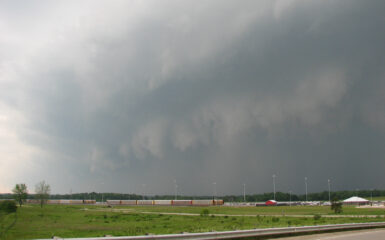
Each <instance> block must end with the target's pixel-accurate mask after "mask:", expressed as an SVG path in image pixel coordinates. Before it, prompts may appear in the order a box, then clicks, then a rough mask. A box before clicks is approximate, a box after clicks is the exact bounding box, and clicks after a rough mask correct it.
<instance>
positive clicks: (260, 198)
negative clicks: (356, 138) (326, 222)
mask: <svg viewBox="0 0 385 240" xmlns="http://www.w3.org/2000/svg"><path fill="white" fill-rule="evenodd" d="M352 196H359V197H363V198H368V200H370V197H371V196H373V197H380V196H385V190H377V189H376V190H373V191H371V190H359V191H336V192H330V198H331V199H333V198H337V199H340V200H342V199H346V198H349V197H352ZM34 197H35V195H34V194H28V198H29V199H33V198H34ZM12 198H13V195H12V194H11V193H6V194H0V199H12ZM216 198H218V199H223V200H224V201H225V202H243V196H242V195H226V196H217V197H216ZM273 198H274V194H273V193H263V194H253V195H246V201H247V202H264V201H267V200H270V199H273ZM49 199H93V200H96V201H98V202H100V201H102V200H103V201H105V200H107V199H111V200H129V199H131V200H141V199H146V200H151V199H159V200H162V199H164V200H173V199H175V196H174V195H152V196H144V197H143V196H142V195H136V194H127V193H97V192H90V193H73V194H52V195H50V197H49ZM177 199H191V200H194V199H197V200H198V199H213V196H178V197H177ZM275 199H276V200H277V201H290V194H289V193H283V192H276V193H275ZM305 199H306V196H305V195H298V194H291V201H305ZM307 199H308V201H328V200H329V193H328V191H323V192H318V193H309V194H308V195H307Z"/></svg>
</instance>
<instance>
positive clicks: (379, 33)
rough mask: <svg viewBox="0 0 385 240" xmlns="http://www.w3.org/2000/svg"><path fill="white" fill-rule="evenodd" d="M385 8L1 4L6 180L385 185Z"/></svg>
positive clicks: (110, 185)
mask: <svg viewBox="0 0 385 240" xmlns="http://www.w3.org/2000/svg"><path fill="white" fill-rule="evenodd" d="M383 9H385V3H384V2H383V1H351V0H349V1H348V0H346V1H338V2H336V1H301V0H277V1H243V2H241V3H240V2H239V1H226V2H223V1H210V2H208V3H204V4H196V3H194V2H193V1H176V0H175V1H173V0H167V1H151V0H148V1H121V2H120V1H114V2H113V3H111V2H109V1H105V2H103V1H98V3H95V2H94V1H83V2H82V3H81V4H79V3H78V2H77V1H74V2H71V1H65V2H64V1H63V2H62V3H61V4H55V5H53V4H52V3H50V2H45V1H42V2H41V4H34V5H31V6H29V5H28V3H27V2H26V3H24V4H21V3H15V2H14V1H3V2H2V3H0V34H1V36H4V37H2V38H0V127H1V129H2V131H1V133H0V143H1V144H2V147H0V151H1V153H2V155H3V156H5V157H4V158H3V159H2V160H0V167H1V168H0V173H1V174H0V180H1V182H2V183H1V184H0V190H2V189H3V191H6V190H7V189H10V188H11V187H12V185H13V184H14V183H15V182H27V183H28V185H30V187H32V186H33V184H34V183H35V182H37V181H39V180H41V179H45V180H47V181H48V182H50V183H51V185H52V188H53V190H54V192H68V191H69V189H73V191H75V192H78V191H91V190H95V191H116V192H137V193H142V192H143V191H145V192H146V193H148V194H156V193H157V194H162V193H172V192H173V181H174V179H176V180H177V182H178V185H179V190H180V192H181V193H182V194H211V193H212V190H213V184H212V183H213V182H216V183H217V184H216V186H217V189H218V193H219V194H229V193H239V192H241V191H242V183H246V184H247V189H248V191H249V192H253V193H254V192H264V191H271V190H272V186H271V185H272V184H271V175H272V174H274V173H275V174H277V176H278V177H277V190H280V191H289V190H293V191H296V192H299V193H301V192H303V191H304V183H303V179H304V177H305V176H307V177H308V179H309V180H308V182H309V191H320V190H325V189H326V188H327V179H328V178H330V179H332V183H333V187H334V189H355V188H384V186H383V184H382V182H383V181H384V180H385V177H384V174H383V169H384V167H385V162H384V161H383V156H384V153H385V148H384V142H385V141H384V140H385V108H384V106H385V105H384V102H385V97H384V96H385V94H384V92H385V81H384V77H385V70H384V66H385V65H384V64H385V57H384V55H383V51H384V49H385V46H384V45H385V44H384V43H385V31H384V28H383V26H384V25H385V16H384V14H383ZM143 184H145V188H144V187H143Z"/></svg>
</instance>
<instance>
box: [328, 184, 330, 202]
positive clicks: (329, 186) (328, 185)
mask: <svg viewBox="0 0 385 240" xmlns="http://www.w3.org/2000/svg"><path fill="white" fill-rule="evenodd" d="M328 187H329V202H330V179H328Z"/></svg>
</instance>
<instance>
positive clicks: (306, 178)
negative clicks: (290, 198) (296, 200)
mask: <svg viewBox="0 0 385 240" xmlns="http://www.w3.org/2000/svg"><path fill="white" fill-rule="evenodd" d="M305 194H306V202H307V177H305Z"/></svg>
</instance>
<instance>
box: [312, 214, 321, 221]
mask: <svg viewBox="0 0 385 240" xmlns="http://www.w3.org/2000/svg"><path fill="white" fill-rule="evenodd" d="M313 218H314V220H316V221H317V220H320V219H321V215H319V214H315V215H314V216H313Z"/></svg>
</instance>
